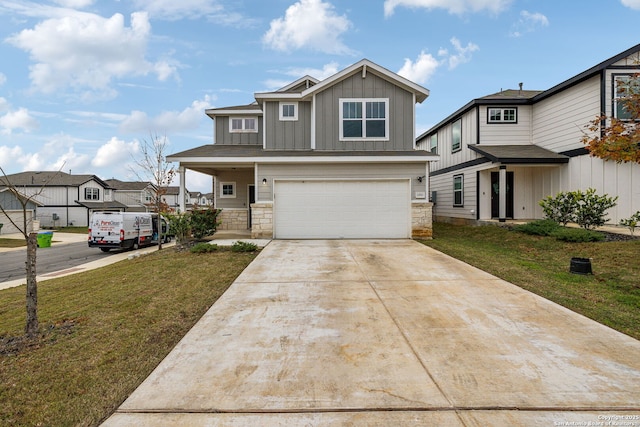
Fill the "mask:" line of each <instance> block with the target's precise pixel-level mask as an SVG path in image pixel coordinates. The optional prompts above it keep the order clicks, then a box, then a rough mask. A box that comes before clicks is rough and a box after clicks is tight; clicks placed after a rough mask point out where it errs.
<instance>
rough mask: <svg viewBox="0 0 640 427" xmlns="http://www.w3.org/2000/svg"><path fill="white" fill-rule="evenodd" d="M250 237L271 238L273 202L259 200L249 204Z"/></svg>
mask: <svg viewBox="0 0 640 427" xmlns="http://www.w3.org/2000/svg"><path fill="white" fill-rule="evenodd" d="M251 238H252V239H272V238H273V203H271V202H260V203H254V204H252V205H251Z"/></svg>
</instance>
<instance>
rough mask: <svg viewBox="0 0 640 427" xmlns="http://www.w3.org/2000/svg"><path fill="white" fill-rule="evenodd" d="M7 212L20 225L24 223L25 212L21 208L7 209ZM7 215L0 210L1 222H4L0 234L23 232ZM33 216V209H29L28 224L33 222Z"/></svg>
mask: <svg viewBox="0 0 640 427" xmlns="http://www.w3.org/2000/svg"><path fill="white" fill-rule="evenodd" d="M6 213H7V215H8V217H9V218H11V219H12V220H13V222H15V223H16V224H18V225H19V226H22V225H23V223H24V217H23V212H22V211H21V210H20V211H17V210H16V211H6ZM7 215H5V214H3V213H2V212H0V224H3V225H2V230H0V234H12V233H21V231H20V230H19V229H18V228H16V227H15V226H14V225H13V224H12V223H11V221H10V220H9V218H7ZM31 218H33V211H31V210H27V224H29V223H30V222H31Z"/></svg>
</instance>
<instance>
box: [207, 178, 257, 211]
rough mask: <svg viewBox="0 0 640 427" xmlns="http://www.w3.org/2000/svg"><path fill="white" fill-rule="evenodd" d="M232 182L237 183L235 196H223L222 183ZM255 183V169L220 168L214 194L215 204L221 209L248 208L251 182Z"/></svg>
mask: <svg viewBox="0 0 640 427" xmlns="http://www.w3.org/2000/svg"><path fill="white" fill-rule="evenodd" d="M223 182H232V183H234V184H235V195H234V197H221V195H222V188H221V183H223ZM253 183H254V175H253V169H240V170H220V171H218V174H217V175H216V179H215V186H216V188H215V189H214V194H215V196H216V202H215V206H216V207H217V208H220V209H248V205H247V203H248V202H247V201H248V197H249V196H248V191H249V184H253Z"/></svg>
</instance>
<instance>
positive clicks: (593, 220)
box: [575, 188, 618, 230]
mask: <svg viewBox="0 0 640 427" xmlns="http://www.w3.org/2000/svg"><path fill="white" fill-rule="evenodd" d="M576 193H578V208H577V209H576V219H575V221H576V223H577V224H578V225H579V226H580V227H582V228H584V229H585V230H591V229H594V228H596V227H599V226H601V225H604V223H605V222H607V221H608V219H607V218H605V215H606V213H607V210H609V208H612V207H614V206H615V205H616V201H617V200H618V197H617V196H616V197H608V196H607V195H606V194H605V195H604V196H598V195H597V194H596V190H595V189H594V188H589V189H588V190H587V191H586V192H585V193H582V192H576Z"/></svg>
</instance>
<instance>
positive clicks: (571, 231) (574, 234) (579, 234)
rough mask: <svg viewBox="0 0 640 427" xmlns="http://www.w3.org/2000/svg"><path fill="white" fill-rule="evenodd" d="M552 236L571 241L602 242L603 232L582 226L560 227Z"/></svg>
mask: <svg viewBox="0 0 640 427" xmlns="http://www.w3.org/2000/svg"><path fill="white" fill-rule="evenodd" d="M552 236H553V237H555V238H556V239H558V240H561V241H563V242H571V243H584V242H602V241H603V240H604V239H605V236H604V234H602V233H600V232H597V231H593V230H586V229H583V228H560V229H558V230H557V231H556V232H555V233H553V234H552Z"/></svg>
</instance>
